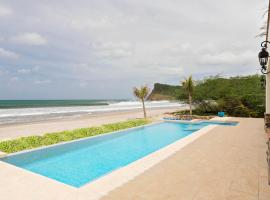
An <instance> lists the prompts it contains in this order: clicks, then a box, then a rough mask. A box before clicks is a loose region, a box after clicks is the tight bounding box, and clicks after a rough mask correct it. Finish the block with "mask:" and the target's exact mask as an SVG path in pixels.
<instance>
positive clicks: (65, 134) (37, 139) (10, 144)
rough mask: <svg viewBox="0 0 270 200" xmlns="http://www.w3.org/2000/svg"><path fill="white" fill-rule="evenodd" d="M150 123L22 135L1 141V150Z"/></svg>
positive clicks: (141, 121) (128, 123)
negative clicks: (40, 134)
mask: <svg viewBox="0 0 270 200" xmlns="http://www.w3.org/2000/svg"><path fill="white" fill-rule="evenodd" d="M148 123H150V121H148V120H145V119H136V120H129V121H125V122H119V123H112V124H106V125H103V126H100V127H90V128H80V129H75V130H72V131H62V132H56V133H47V134H45V135H43V136H29V137H22V138H18V139H14V140H8V141H3V142H0V151H3V152H5V153H14V152H18V151H22V150H26V149H32V148H37V147H41V146H47V145H52V144H56V143H59V142H66V141H71V140H76V139H80V138H85V137H91V136H95V135H100V134H104V133H109V132H112V131H118V130H123V129H127V128H132V127H137V126H142V125H145V124H148Z"/></svg>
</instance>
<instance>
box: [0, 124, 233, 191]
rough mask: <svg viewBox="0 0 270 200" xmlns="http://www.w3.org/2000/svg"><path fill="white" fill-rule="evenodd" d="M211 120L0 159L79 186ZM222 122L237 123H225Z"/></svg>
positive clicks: (146, 129)
mask: <svg viewBox="0 0 270 200" xmlns="http://www.w3.org/2000/svg"><path fill="white" fill-rule="evenodd" d="M209 124H218V125H219V124H221V123H214V122H201V123H196V124H192V125H191V124H181V123H170V122H164V123H160V124H155V125H151V126H146V127H140V128H137V129H132V130H127V131H122V132H117V133H112V134H107V135H103V136H98V137H94V138H88V139H84V140H79V141H75V142H71V143H67V144H62V145H57V146H52V147H49V148H43V149H38V150H35V151H30V152H24V153H19V154H15V155H11V156H9V157H6V158H2V159H1V161H4V162H7V163H10V164H13V165H15V166H18V167H21V168H23V169H26V170H29V171H31V172H35V173H38V174H41V175H44V176H46V177H49V178H52V179H55V180H57V181H60V182H62V183H65V184H68V185H71V186H74V187H80V186H82V185H84V184H86V183H89V182H90V181H93V180H95V179H97V178H99V177H101V176H104V175H105V174H108V173H110V172H112V171H113V170H116V169H118V168H120V167H122V166H125V165H128V164H129V163H131V162H134V161H135V160H138V159H140V158H142V157H144V156H146V155H148V154H150V153H152V152H154V151H157V150H158V149H160V148H162V147H164V146H167V145H168V144H171V143H173V142H175V141H177V140H179V139H181V138H183V137H186V136H188V135H190V134H191V133H193V132H194V131H197V130H199V129H201V128H202V127H205V126H207V125H209ZM221 125H236V124H235V123H225V124H221Z"/></svg>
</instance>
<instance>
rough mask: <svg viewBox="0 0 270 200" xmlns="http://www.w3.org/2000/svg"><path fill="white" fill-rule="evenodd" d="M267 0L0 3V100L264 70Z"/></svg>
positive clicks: (124, 90)
mask: <svg viewBox="0 0 270 200" xmlns="http://www.w3.org/2000/svg"><path fill="white" fill-rule="evenodd" d="M266 8H267V1H266V0H260V1H258V0H223V1H216V0H200V1H199V0H188V1H186V0H185V1H184V0H147V1H146V0H76V1H74V0H57V1H51V0H24V1H19V0H0V27H1V28H0V29H1V31H0V99H44V98H45V99H74V98H79V99H82V98H96V99H97V98H129V97H131V95H132V93H131V88H132V87H133V86H137V85H142V84H148V85H149V86H152V84H153V83H155V82H162V83H169V84H178V83H179V81H180V80H181V79H183V77H185V76H187V75H189V74H192V75H193V76H194V77H195V78H196V79H201V78H202V77H205V76H210V75H216V74H221V75H223V76H232V75H246V74H254V73H259V66H258V62H257V53H258V51H259V42H260V41H261V40H262V39H260V38H259V39H258V38H256V37H255V36H256V35H257V34H258V33H259V32H260V31H259V27H260V26H261V24H262V21H263V19H262V14H263V12H264V10H265V9H266Z"/></svg>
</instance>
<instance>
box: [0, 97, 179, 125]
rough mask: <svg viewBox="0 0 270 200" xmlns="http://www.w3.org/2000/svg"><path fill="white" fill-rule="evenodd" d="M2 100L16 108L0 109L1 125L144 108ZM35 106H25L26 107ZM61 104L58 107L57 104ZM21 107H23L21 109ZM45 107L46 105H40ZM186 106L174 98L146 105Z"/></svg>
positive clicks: (130, 104)
mask: <svg viewBox="0 0 270 200" xmlns="http://www.w3.org/2000/svg"><path fill="white" fill-rule="evenodd" d="M17 102H18V101H16V102H14V101H13V102H10V101H7V102H5V103H3V101H0V107H1V105H2V106H5V107H7V106H9V107H10V106H11V105H13V106H14V107H13V108H0V126H3V125H12V124H24V123H32V122H41V121H47V120H58V119H61V118H78V117H81V116H86V117H87V116H89V115H97V114H100V113H112V112H121V111H131V110H137V109H141V107H142V105H141V102H139V101H122V100H83V102H82V100H74V101H73V100H52V101H47V100H43V101H41V100H39V103H37V101H35V100H33V101H30V100H27V101H22V100H20V101H19V103H17ZM23 105H24V106H25V105H28V106H30V105H31V107H29V108H25V107H22V106H23ZM56 105H58V106H56ZM18 106H21V107H19V108H18ZM39 106H42V107H39ZM180 106H183V104H182V103H180V102H170V101H147V102H146V107H147V108H149V109H154V108H169V107H171V108H173V107H180Z"/></svg>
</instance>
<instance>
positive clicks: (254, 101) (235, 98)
mask: <svg viewBox="0 0 270 200" xmlns="http://www.w3.org/2000/svg"><path fill="white" fill-rule="evenodd" d="M167 88H170V89H169V90H168V91H169V92H168V91H164V90H166V89H167ZM152 94H153V95H152ZM158 95H161V96H162V95H165V96H166V95H169V96H171V97H170V98H168V100H170V99H172V98H173V99H177V100H181V101H185V100H186V99H187V94H186V93H185V92H184V90H183V88H182V87H179V86H171V87H170V86H169V85H163V84H155V87H154V90H153V91H152V93H151V95H150V97H151V96H158ZM193 101H194V103H195V104H196V109H195V110H193V114H195V115H196V114H197V115H216V114H217V112H218V111H224V112H225V113H226V114H227V115H230V116H237V117H263V115H264V110H265V87H264V76H260V75H251V76H238V77H231V78H223V77H220V76H214V77H209V78H206V79H204V80H202V81H197V82H196V84H195V88H194V93H193ZM186 113H187V112H186Z"/></svg>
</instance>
